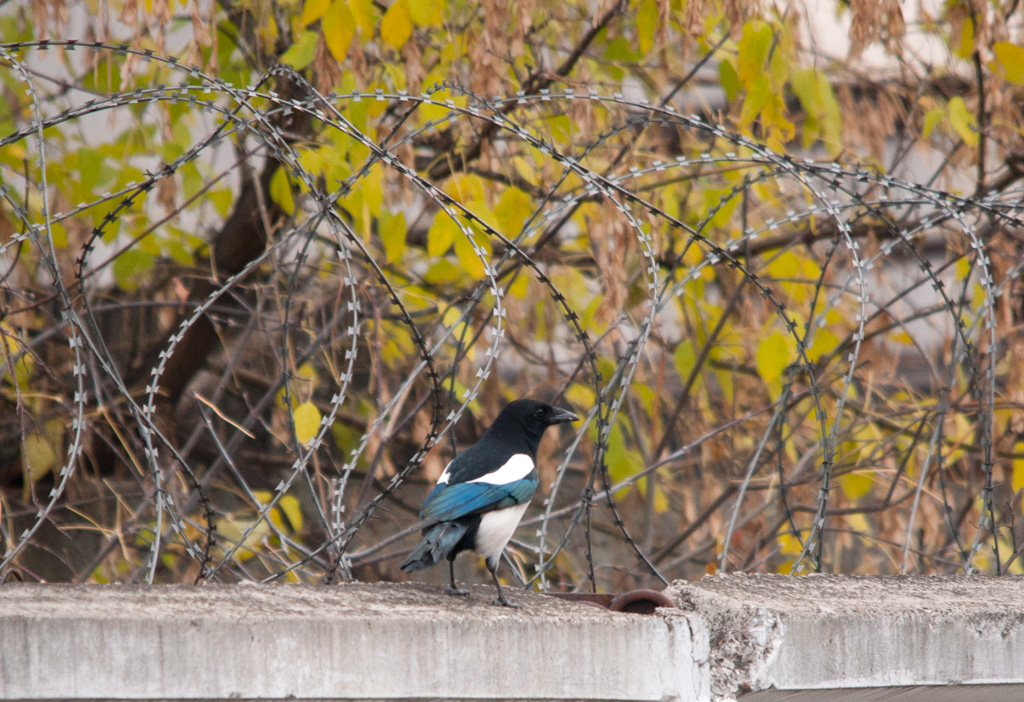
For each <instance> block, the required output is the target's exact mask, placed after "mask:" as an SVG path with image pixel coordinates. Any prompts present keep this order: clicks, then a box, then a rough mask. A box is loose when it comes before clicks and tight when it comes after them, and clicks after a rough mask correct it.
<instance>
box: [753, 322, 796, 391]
mask: <svg viewBox="0 0 1024 702" xmlns="http://www.w3.org/2000/svg"><path fill="white" fill-rule="evenodd" d="M756 362H757V374H758V375H760V376H761V378H763V379H764V381H765V382H766V383H771V382H773V381H775V380H778V379H779V378H780V377H781V376H782V371H783V370H784V369H785V368H786V366H787V365H789V344H788V343H787V338H786V335H785V334H783V333H782V332H779V331H775V332H772V333H771V334H770V335H768V336H767V337H766V338H764V339H762V340H761V343H760V344H758V345H757V357H756Z"/></svg>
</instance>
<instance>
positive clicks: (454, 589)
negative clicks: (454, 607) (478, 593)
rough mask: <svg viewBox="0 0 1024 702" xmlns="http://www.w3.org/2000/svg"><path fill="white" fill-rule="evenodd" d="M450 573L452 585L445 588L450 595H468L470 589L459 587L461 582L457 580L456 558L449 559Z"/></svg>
mask: <svg viewBox="0 0 1024 702" xmlns="http://www.w3.org/2000/svg"><path fill="white" fill-rule="evenodd" d="M448 575H449V576H450V577H451V581H452V582H451V585H449V586H448V587H446V588H445V589H444V591H445V592H447V593H448V594H449V595H468V594H469V590H467V589H466V588H464V587H459V584H458V583H457V582H455V559H454V558H449V559H448Z"/></svg>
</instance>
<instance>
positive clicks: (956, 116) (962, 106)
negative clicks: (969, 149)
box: [947, 97, 978, 146]
mask: <svg viewBox="0 0 1024 702" xmlns="http://www.w3.org/2000/svg"><path fill="white" fill-rule="evenodd" d="M947 110H948V112H949V126H950V127H952V128H953V132H954V133H955V134H956V135H957V136H958V137H960V138H961V139H963V141H964V143H965V144H967V145H968V146H977V145H978V132H977V131H975V127H977V125H978V123H977V120H975V118H974V115H973V114H971V112H970V111H969V110H968V109H967V104H966V103H965V102H964V100H963V98H961V97H955V98H953V99H952V100H950V101H949V107H948V108H947Z"/></svg>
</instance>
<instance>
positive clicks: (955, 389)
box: [0, 0, 1024, 590]
mask: <svg viewBox="0 0 1024 702" xmlns="http://www.w3.org/2000/svg"><path fill="white" fill-rule="evenodd" d="M1018 5H1019V4H1018V2H1016V0H1005V1H1004V0H992V1H989V2H981V1H980V0H970V1H968V0H948V1H947V2H942V3H940V2H925V1H924V0H921V1H920V2H910V3H899V2H897V0H850V1H849V2H838V3H836V4H834V5H832V4H829V3H825V4H816V3H810V4H802V3H786V2H778V3H769V2H761V3H759V4H758V3H747V2H739V1H737V0H718V1H712V0H641V1H640V2H626V1H625V0H619V1H617V2H615V1H611V0H603V1H602V2H596V3H595V2H576V1H575V0H567V1H566V2H562V3H557V4H552V3H544V2H537V1H536V0H524V1H521V2H515V3H506V2H498V1H495V0H483V1H481V2H475V1H466V0H437V1H435V2H432V1H430V0H393V1H385V2H379V1H376V0H281V1H278V2H272V1H270V0H221V1H220V2H211V1H210V0H143V2H138V0H113V1H111V2H108V1H104V0H87V1H85V2H79V1H77V0H71V1H69V0H33V1H32V2H31V3H26V2H17V1H15V2H10V1H8V2H4V3H0V42H3V44H2V45H0V81H2V89H3V104H2V106H0V183H2V184H0V354H2V355H0V490H2V493H0V496H2V497H0V538H2V541H3V558H2V561H0V563H2V577H3V578H4V579H7V580H10V579H19V580H32V581H35V580H47V581H75V582H115V581H116V582H129V581H146V582H199V581H204V580H205V581H225V582H234V581H239V580H255V581H265V580H290V581H303V582H338V581H344V580H349V579H360V580H382V579H383V580H390V579H401V578H403V577H404V576H403V575H402V574H401V573H400V572H398V570H397V564H398V563H399V562H400V560H401V556H402V555H404V553H406V552H407V551H408V549H409V548H411V547H412V545H413V544H414V541H415V527H414V522H415V517H416V512H417V510H418V507H419V504H420V501H421V499H422V497H423V495H424V494H425V491H426V489H428V488H429V486H430V485H431V484H432V481H433V480H434V479H436V478H437V476H438V475H439V474H440V473H441V471H442V469H443V467H444V465H445V464H446V462H447V461H448V460H449V459H450V457H451V456H452V455H453V454H454V452H455V451H456V450H458V448H460V447H463V446H466V445H468V444H469V443H471V442H472V441H474V440H475V439H476V438H477V437H478V436H479V434H480V432H481V431H482V430H483V428H484V427H486V426H487V424H488V423H489V422H490V420H491V419H493V417H494V416H495V415H496V414H497V412H498V410H499V409H500V408H501V407H502V406H503V404H504V403H505V402H507V401H508V400H510V399H514V398H516V397H538V398H541V399H547V400H550V401H557V402H559V403H562V404H564V405H568V406H571V407H573V408H574V409H575V410H576V411H577V412H578V413H580V414H581V416H585V418H586V419H585V421H583V422H580V423H579V424H577V425H574V426H573V427H571V428H568V427H563V428H562V429H561V433H560V434H558V435H557V436H556V435H555V432H551V436H550V437H549V438H548V439H547V440H546V441H545V443H544V444H543V445H542V448H541V454H542V455H541V459H542V466H541V483H542V485H541V490H540V491H539V492H540V493H541V494H539V495H538V497H537V498H536V499H535V503H534V505H533V507H532V509H531V510H530V511H529V512H528V513H527V518H526V520H525V523H524V524H525V525H524V526H523V527H521V528H520V529H519V531H518V532H517V539H516V540H515V541H513V544H512V547H511V548H510V549H509V552H508V556H509V558H510V561H511V562H512V564H513V566H514V568H513V569H512V570H510V571H503V572H507V573H511V575H509V580H510V581H512V582H515V581H516V580H518V581H519V582H520V583H522V584H525V585H526V586H529V587H536V588H542V589H554V590H572V589H590V588H593V587H596V588H598V589H602V590H623V589H629V588H631V587H635V586H641V585H646V586H652V585H654V586H657V584H658V583H659V582H664V581H669V580H671V579H674V578H689V579H692V578H697V577H700V576H701V575H703V574H705V573H713V572H716V571H720V570H728V571H761V572H776V571H777V572H783V573H806V572H813V571H823V572H831V573H953V572H975V571H983V572H990V573H1007V572H1010V573H1021V572H1024V566H1022V559H1021V551H1022V550H1024V527H1022V520H1024V514H1022V511H1021V497H1022V489H1024V433H1022V432H1024V412H1022V406H1021V401H1022V398H1024V377H1022V368H1024V366H1022V358H1021V355H1022V350H1021V347H1020V346H1019V342H1020V332H1021V330H1020V325H1021V320H1022V315H1024V305H1022V302H1021V300H1022V299H1024V298H1022V295H1021V293H1022V291H1021V284H1020V281H1019V274H1020V270H1021V267H1022V266H1024V251H1022V244H1024V238H1022V233H1024V232H1022V228H1021V225H1022V220H1024V211H1022V210H1024V208H1022V196H1024V189H1022V176H1024V144H1022V128H1024V120H1022V115H1021V108H1022V97H1024V31H1022V18H1024V10H1022V9H1021V8H1020V7H1019V6H1018ZM465 560H466V562H465V563H464V564H461V565H460V568H462V572H461V573H460V577H463V578H466V577H468V578H470V579H472V578H473V577H474V576H473V575H472V574H471V573H470V572H469V571H471V570H473V569H478V568H480V564H479V563H475V562H472V559H469V558H467V559H465ZM440 570H443V569H440ZM445 575H446V574H444V573H439V574H432V575H428V577H434V576H436V577H438V578H441V579H443V578H444V577H445Z"/></svg>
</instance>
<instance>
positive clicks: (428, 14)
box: [407, 0, 444, 27]
mask: <svg viewBox="0 0 1024 702" xmlns="http://www.w3.org/2000/svg"><path fill="white" fill-rule="evenodd" d="M407 2H408V3H409V16H410V17H411V18H412V21H413V22H415V23H416V24H418V25H419V26H421V27H440V26H441V24H442V23H443V22H444V17H442V15H441V6H442V2H440V0H407Z"/></svg>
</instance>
